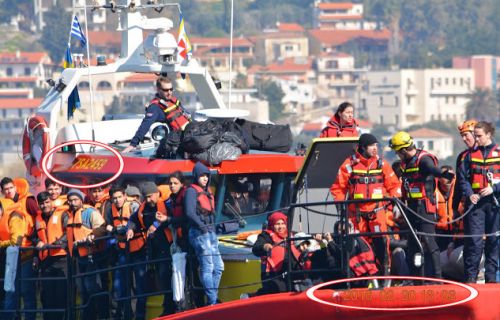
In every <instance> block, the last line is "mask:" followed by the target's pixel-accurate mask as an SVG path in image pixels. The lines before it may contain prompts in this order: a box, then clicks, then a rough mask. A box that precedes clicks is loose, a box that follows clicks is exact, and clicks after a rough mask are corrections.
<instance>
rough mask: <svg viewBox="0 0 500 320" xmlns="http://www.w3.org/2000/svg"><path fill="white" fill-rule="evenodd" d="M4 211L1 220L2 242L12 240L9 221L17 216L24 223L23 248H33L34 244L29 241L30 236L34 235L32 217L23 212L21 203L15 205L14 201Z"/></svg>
mask: <svg viewBox="0 0 500 320" xmlns="http://www.w3.org/2000/svg"><path fill="white" fill-rule="evenodd" d="M2 200H5V199H2ZM2 203H3V202H2ZM3 210H4V212H3V215H2V218H1V219H0V240H1V241H6V240H10V229H9V220H10V218H11V217H12V216H13V215H17V216H19V217H20V218H21V219H22V220H23V222H24V232H23V233H24V235H23V239H22V242H21V247H23V248H26V247H31V246H32V242H31V240H30V239H29V236H30V235H31V234H32V233H33V218H32V217H31V215H30V214H29V213H27V212H26V211H25V210H23V208H22V206H21V204H20V203H14V202H13V201H12V203H9V206H5V207H4V208H3Z"/></svg>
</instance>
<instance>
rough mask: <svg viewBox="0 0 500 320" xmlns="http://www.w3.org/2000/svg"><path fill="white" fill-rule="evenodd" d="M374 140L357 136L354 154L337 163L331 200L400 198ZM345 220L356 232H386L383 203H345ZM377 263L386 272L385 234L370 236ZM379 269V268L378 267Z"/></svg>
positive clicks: (396, 183)
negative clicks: (347, 217) (332, 198)
mask: <svg viewBox="0 0 500 320" xmlns="http://www.w3.org/2000/svg"><path fill="white" fill-rule="evenodd" d="M377 144H378V141H377V138H375V136H373V135H372V134H369V133H365V134H362V135H361V137H360V138H359V142H358V148H357V151H356V153H355V154H354V155H353V156H351V157H349V158H348V159H346V160H345V161H344V163H343V164H342V165H341V166H340V169H339V173H338V175H337V179H336V180H335V182H334V183H333V185H332V186H331V187H330V192H331V193H332V195H333V197H334V199H335V200H337V201H340V200H357V199H363V200H367V199H373V200H376V199H382V198H384V197H400V196H401V186H400V182H399V180H398V177H397V176H396V174H395V173H394V171H392V168H391V166H390V165H389V164H388V163H387V162H386V161H384V160H383V159H381V158H380V157H379V156H378V147H377ZM347 211H348V214H349V219H350V220H351V221H352V223H353V224H354V227H355V229H356V230H359V231H360V232H384V231H387V212H388V210H387V203H383V202H380V201H378V202H375V201H374V202H364V203H356V204H354V203H352V204H350V205H348V207H347ZM372 243H373V245H374V248H375V252H376V256H377V258H378V260H379V264H380V266H381V267H383V269H384V273H385V274H388V272H389V266H390V252H389V237H388V236H387V235H385V236H375V237H372ZM381 269H382V268H381Z"/></svg>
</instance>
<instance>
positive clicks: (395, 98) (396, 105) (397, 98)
mask: <svg viewBox="0 0 500 320" xmlns="http://www.w3.org/2000/svg"><path fill="white" fill-rule="evenodd" d="M394 106H395V107H399V97H398V96H394Z"/></svg>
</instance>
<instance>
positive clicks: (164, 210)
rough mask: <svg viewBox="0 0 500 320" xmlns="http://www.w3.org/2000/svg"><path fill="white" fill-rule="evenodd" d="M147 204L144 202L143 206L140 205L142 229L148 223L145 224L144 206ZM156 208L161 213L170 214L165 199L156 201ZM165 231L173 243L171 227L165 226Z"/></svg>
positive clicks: (139, 214) (139, 215)
mask: <svg viewBox="0 0 500 320" xmlns="http://www.w3.org/2000/svg"><path fill="white" fill-rule="evenodd" d="M145 205H146V202H143V203H142V204H141V206H140V207H139V213H138V215H137V217H138V218H139V223H140V224H141V227H142V229H144V230H145V229H146V225H145V224H144V214H143V212H144V207H145ZM156 209H157V210H158V212H160V213H161V214H163V215H165V216H168V214H167V207H165V203H164V202H163V201H160V200H158V202H156ZM163 232H164V233H165V237H166V238H167V240H168V242H169V243H172V241H173V237H172V231H170V228H163Z"/></svg>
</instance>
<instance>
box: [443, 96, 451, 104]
mask: <svg viewBox="0 0 500 320" xmlns="http://www.w3.org/2000/svg"><path fill="white" fill-rule="evenodd" d="M449 98H450V97H448V96H446V97H445V98H444V103H446V104H448V103H450V100H449Z"/></svg>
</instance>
